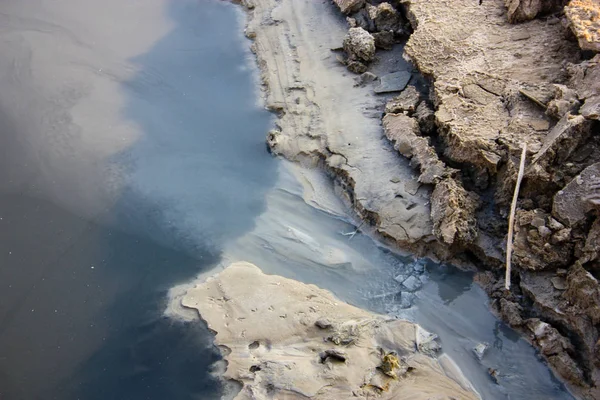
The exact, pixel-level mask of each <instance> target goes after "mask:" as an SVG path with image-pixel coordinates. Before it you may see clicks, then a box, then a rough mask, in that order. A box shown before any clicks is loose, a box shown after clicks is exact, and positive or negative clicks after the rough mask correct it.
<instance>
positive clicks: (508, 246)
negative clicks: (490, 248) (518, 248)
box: [504, 143, 527, 290]
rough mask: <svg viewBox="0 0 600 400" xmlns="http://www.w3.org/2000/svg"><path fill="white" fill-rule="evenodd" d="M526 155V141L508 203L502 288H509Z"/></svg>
mask: <svg viewBox="0 0 600 400" xmlns="http://www.w3.org/2000/svg"><path fill="white" fill-rule="evenodd" d="M526 156H527V143H523V151H522V152H521V164H520V165H519V175H517V183H516V184H515V194H514V195H513V199H512V204H511V205H510V216H509V217H508V237H507V238H506V276H505V278H504V288H505V289H506V290H510V270H511V259H512V248H513V230H514V227H515V212H516V211H517V199H518V198H519V188H520V187H521V180H523V172H524V170H525V157H526Z"/></svg>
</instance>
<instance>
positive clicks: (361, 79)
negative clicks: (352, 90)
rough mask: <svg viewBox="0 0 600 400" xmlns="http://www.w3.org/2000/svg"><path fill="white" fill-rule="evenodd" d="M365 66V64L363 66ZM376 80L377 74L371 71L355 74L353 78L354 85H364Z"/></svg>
mask: <svg viewBox="0 0 600 400" xmlns="http://www.w3.org/2000/svg"><path fill="white" fill-rule="evenodd" d="M365 68H366V66H365ZM375 80H377V75H375V74H373V73H371V72H365V73H363V74H361V75H359V76H357V77H356V78H354V82H356V84H355V85H354V86H360V87H362V86H365V85H366V84H367V83H371V82H373V81H375Z"/></svg>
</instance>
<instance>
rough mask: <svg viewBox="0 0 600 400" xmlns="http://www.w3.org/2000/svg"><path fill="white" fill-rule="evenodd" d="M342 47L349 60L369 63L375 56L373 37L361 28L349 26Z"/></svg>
mask: <svg viewBox="0 0 600 400" xmlns="http://www.w3.org/2000/svg"><path fill="white" fill-rule="evenodd" d="M343 47H344V51H345V52H346V54H347V55H348V59H349V60H351V61H359V62H362V63H370V62H371V61H373V59H374V58H375V39H374V38H373V36H372V35H371V34H370V33H369V32H367V31H366V30H364V29H363V28H350V29H349V30H348V34H347V35H346V37H345V38H344V43H343Z"/></svg>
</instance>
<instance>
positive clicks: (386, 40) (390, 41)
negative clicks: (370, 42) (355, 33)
mask: <svg viewBox="0 0 600 400" xmlns="http://www.w3.org/2000/svg"><path fill="white" fill-rule="evenodd" d="M373 37H374V38H375V47H377V48H378V49H383V50H392V49H393V48H394V45H395V44H396V39H394V32H392V31H382V32H375V33H373Z"/></svg>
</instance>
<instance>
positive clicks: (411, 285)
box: [402, 276, 423, 292]
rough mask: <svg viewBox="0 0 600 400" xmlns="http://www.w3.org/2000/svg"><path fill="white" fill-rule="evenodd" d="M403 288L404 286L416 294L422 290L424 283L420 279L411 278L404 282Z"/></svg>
mask: <svg viewBox="0 0 600 400" xmlns="http://www.w3.org/2000/svg"><path fill="white" fill-rule="evenodd" d="M402 286H404V287H405V288H406V290H408V291H409V292H416V291H417V290H419V289H421V287H422V286H423V283H422V282H421V281H420V280H419V279H418V278H415V277H414V276H409V277H408V278H406V279H405V280H404V281H402Z"/></svg>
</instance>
